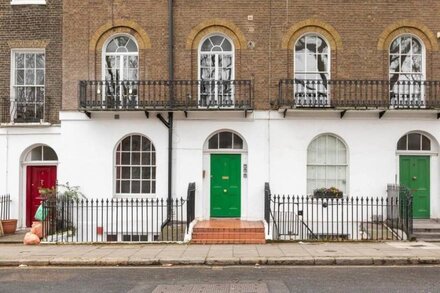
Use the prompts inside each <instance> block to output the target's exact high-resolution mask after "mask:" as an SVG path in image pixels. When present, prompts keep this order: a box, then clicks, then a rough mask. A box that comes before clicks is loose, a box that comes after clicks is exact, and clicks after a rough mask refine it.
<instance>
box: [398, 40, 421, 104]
mask: <svg viewBox="0 0 440 293" xmlns="http://www.w3.org/2000/svg"><path fill="white" fill-rule="evenodd" d="M424 59H425V49H424V46H423V43H422V42H421V41H420V40H419V39H418V38H416V37H415V36H412V35H401V36H399V37H397V38H396V39H395V40H394V41H393V42H392V43H391V46H390V59H389V60H390V61H389V62H390V65H389V76H390V103H391V106H393V107H410V108H411V107H423V106H425V98H424V80H425V60H424Z"/></svg>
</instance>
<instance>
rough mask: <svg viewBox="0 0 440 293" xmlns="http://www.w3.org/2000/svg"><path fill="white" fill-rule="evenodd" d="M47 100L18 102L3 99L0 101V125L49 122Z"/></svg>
mask: <svg viewBox="0 0 440 293" xmlns="http://www.w3.org/2000/svg"><path fill="white" fill-rule="evenodd" d="M48 100H49V98H48V97H45V98H44V99H42V100H18V99H9V98H4V99H2V100H1V101H0V108H1V113H0V123H41V122H48V121H49V110H50V107H49V103H48Z"/></svg>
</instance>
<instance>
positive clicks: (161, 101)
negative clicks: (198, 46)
mask: <svg viewBox="0 0 440 293" xmlns="http://www.w3.org/2000/svg"><path fill="white" fill-rule="evenodd" d="M252 108H253V88H252V82H251V81H250V80H206V81H205V80H176V81H167V80H122V81H107V80H105V81H103V80H84V81H80V82H79V109H80V110H83V111H130V110H133V111H136V110H141V111H143V110H206V109H208V110H212V109H214V110H248V109H252Z"/></svg>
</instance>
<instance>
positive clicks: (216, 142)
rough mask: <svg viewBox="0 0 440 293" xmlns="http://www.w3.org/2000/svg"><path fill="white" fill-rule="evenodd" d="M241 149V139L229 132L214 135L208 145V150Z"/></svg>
mask: <svg viewBox="0 0 440 293" xmlns="http://www.w3.org/2000/svg"><path fill="white" fill-rule="evenodd" d="M243 148H244V146H243V139H242V138H241V137H240V136H238V135H237V134H235V133H232V132H229V131H223V132H219V133H217V134H214V135H213V136H212V137H211V138H210V139H209V143H208V149H210V150H226V149H229V150H242V149H243Z"/></svg>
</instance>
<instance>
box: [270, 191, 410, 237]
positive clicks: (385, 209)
mask: <svg viewBox="0 0 440 293" xmlns="http://www.w3.org/2000/svg"><path fill="white" fill-rule="evenodd" d="M266 205H267V206H270V209H269V213H270V218H269V221H267V219H266V222H268V226H269V230H268V233H269V234H270V233H272V238H273V239H274V240H324V241H342V240H352V241H353V240H355V241H356V240H362V241H366V240H408V239H412V196H411V195H409V194H407V193H402V194H401V195H400V196H399V197H396V198H372V197H342V198H314V197H307V196H291V195H270V196H269V198H266Z"/></svg>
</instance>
